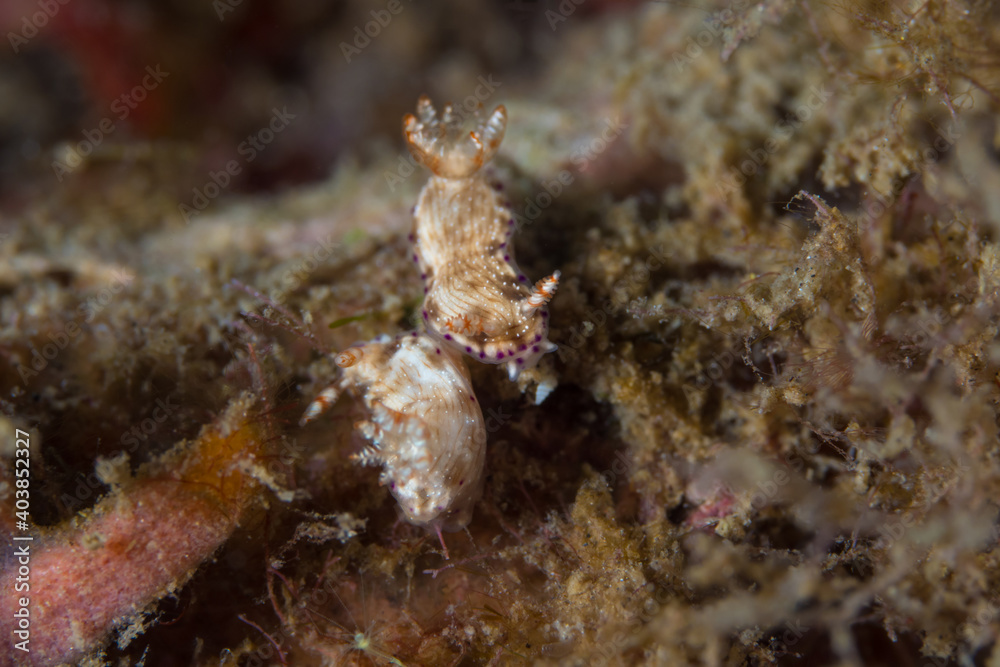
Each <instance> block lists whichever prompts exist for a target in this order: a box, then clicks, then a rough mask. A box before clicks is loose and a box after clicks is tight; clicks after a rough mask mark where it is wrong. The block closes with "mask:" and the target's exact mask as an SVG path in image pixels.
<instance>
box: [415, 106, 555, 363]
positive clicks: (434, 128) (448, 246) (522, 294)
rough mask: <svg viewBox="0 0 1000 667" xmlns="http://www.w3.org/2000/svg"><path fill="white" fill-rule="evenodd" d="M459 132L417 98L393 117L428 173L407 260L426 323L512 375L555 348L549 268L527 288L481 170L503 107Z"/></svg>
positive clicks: (447, 114) (498, 202)
mask: <svg viewBox="0 0 1000 667" xmlns="http://www.w3.org/2000/svg"><path fill="white" fill-rule="evenodd" d="M476 120H477V125H476V127H475V129H473V130H471V131H468V132H466V131H464V130H463V127H462V126H463V122H462V118H461V116H459V115H457V114H456V113H455V112H454V110H453V109H452V106H451V105H450V104H448V105H445V107H444V109H443V111H442V114H441V118H440V119H439V118H438V117H437V112H436V111H435V110H434V107H433V106H432V105H431V101H430V100H429V99H428V98H427V97H426V96H425V97H421V98H420V100H419V101H418V102H417V115H416V116H414V115H412V114H407V115H406V116H405V117H404V119H403V133H404V134H405V136H406V142H407V144H408V145H409V148H410V151H411V152H412V153H413V155H414V157H415V158H416V159H417V161H419V162H420V163H421V164H423V165H425V166H426V167H427V168H429V169H430V170H431V172H432V175H431V177H430V180H428V181H427V184H426V185H425V186H424V188H423V190H422V191H421V193H420V197H419V198H418V200H417V205H416V207H415V208H414V211H413V219H414V226H413V237H414V241H415V243H416V246H415V252H414V256H413V259H414V260H415V261H416V262H417V263H418V265H419V267H420V272H421V278H422V279H423V281H424V292H425V295H426V296H425V297H424V304H423V309H422V311H421V314H422V316H423V319H424V322H425V324H426V325H427V328H428V329H429V330H430V332H431V333H433V334H434V335H436V336H438V337H440V338H442V339H443V340H444V341H446V342H447V343H448V344H449V345H452V346H454V347H455V348H456V349H458V350H460V351H463V352H465V353H466V354H468V355H470V356H472V357H473V358H474V359H478V360H479V361H481V362H485V363H491V364H506V365H507V371H508V373H509V375H510V378H511V379H512V380H516V379H517V377H518V375H519V374H520V373H521V371H522V370H524V369H525V368H531V367H532V366H534V365H535V364H536V363H537V362H538V359H539V358H540V357H541V356H542V355H543V354H545V353H546V352H551V351H553V350H555V349H556V345H555V344H554V343H552V342H550V341H549V340H548V319H547V318H548V312H546V310H545V304H546V303H548V301H549V299H551V298H552V295H553V294H554V293H555V290H556V287H557V286H558V283H559V272H558V271H556V272H555V273H553V274H552V275H550V276H548V277H546V278H543V279H542V280H539V281H538V282H537V283H536V284H535V286H534V287H531V285H530V283H529V282H528V278H527V277H526V276H525V275H524V274H523V273H521V272H520V271H519V270H518V268H517V264H516V263H515V262H514V254H513V248H512V244H511V234H512V233H513V231H514V217H513V215H512V214H511V209H510V204H509V202H506V201H504V200H503V198H502V197H501V195H500V186H491V185H490V184H489V183H487V181H486V177H485V176H484V174H483V170H482V167H483V165H484V164H486V163H487V162H489V161H490V159H492V157H493V156H494V154H495V153H496V151H497V148H498V147H499V146H500V142H501V141H502V140H503V135H504V131H505V130H506V127H507V111H506V109H504V107H503V106H502V105H501V106H498V107H497V108H496V109H494V110H493V113H492V114H490V116H489V118H487V119H485V120H482V119H481V118H480V117H479V114H478V112H477V115H476Z"/></svg>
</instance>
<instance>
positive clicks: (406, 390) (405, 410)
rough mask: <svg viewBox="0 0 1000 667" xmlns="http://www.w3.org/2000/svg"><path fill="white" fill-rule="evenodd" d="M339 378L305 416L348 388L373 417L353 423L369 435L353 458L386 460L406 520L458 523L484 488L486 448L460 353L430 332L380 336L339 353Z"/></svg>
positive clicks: (454, 526) (444, 525) (385, 475)
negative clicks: (364, 445)
mask: <svg viewBox="0 0 1000 667" xmlns="http://www.w3.org/2000/svg"><path fill="white" fill-rule="evenodd" d="M336 363H337V366H339V367H340V369H341V370H340V373H341V374H340V377H339V378H338V380H337V381H336V382H335V383H334V384H332V385H330V386H329V387H327V388H326V389H324V390H323V391H322V392H320V394H319V395H318V396H317V397H316V400H314V401H313V402H312V403H311V404H310V405H309V408H308V409H307V410H306V412H305V414H304V415H303V417H302V421H301V424H302V425H305V424H307V423H308V422H310V421H312V420H314V419H316V418H317V417H318V416H319V415H321V414H322V413H323V412H325V411H326V410H327V409H329V408H330V406H332V405H333V404H334V403H335V402H336V401H337V398H338V397H339V396H340V395H341V394H342V393H344V392H345V391H346V392H348V393H350V394H352V395H354V396H356V397H360V398H361V399H362V400H363V402H364V404H365V406H366V407H367V409H368V411H369V413H370V418H369V420H367V421H361V422H358V423H357V424H355V427H356V428H358V429H359V430H360V431H361V433H362V434H363V435H364V436H365V437H366V438H367V439H368V440H369V441H370V443H371V444H370V445H368V446H366V447H365V448H364V449H363V450H362V451H361V453H360V454H357V455H356V456H355V458H356V459H357V460H358V461H360V462H361V463H362V464H364V465H382V467H383V468H382V475H381V478H380V479H381V481H382V483H383V484H385V485H388V487H389V489H390V491H391V492H392V494H393V495H394V496H395V497H396V500H397V501H398V502H399V505H400V507H401V508H402V510H403V514H404V515H405V517H406V519H407V521H409V522H410V523H413V524H417V525H423V526H429V527H432V528H435V529H438V530H459V529H461V528H464V527H465V526H466V525H468V523H469V521H470V520H471V519H472V508H473V506H474V505H475V503H476V501H477V500H478V499H479V497H480V495H481V493H482V478H483V464H484V462H485V455H486V428H485V426H484V422H483V413H482V410H481V409H480V407H479V403H478V402H477V401H476V397H475V395H474V394H473V392H472V383H471V381H470V379H469V371H468V368H466V366H465V362H464V361H463V360H462V356H461V355H460V354H458V353H457V352H455V351H453V350H451V349H450V348H448V347H447V346H445V345H442V344H441V342H440V341H438V340H436V339H435V338H432V337H431V336H428V335H427V334H423V333H417V332H412V333H408V334H405V335H402V336H398V337H396V338H389V337H388V336H380V337H378V338H376V339H375V340H373V341H371V342H368V343H356V344H354V345H353V346H351V347H350V348H348V349H346V350H344V351H343V352H341V353H340V354H339V355H337V358H336Z"/></svg>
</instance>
